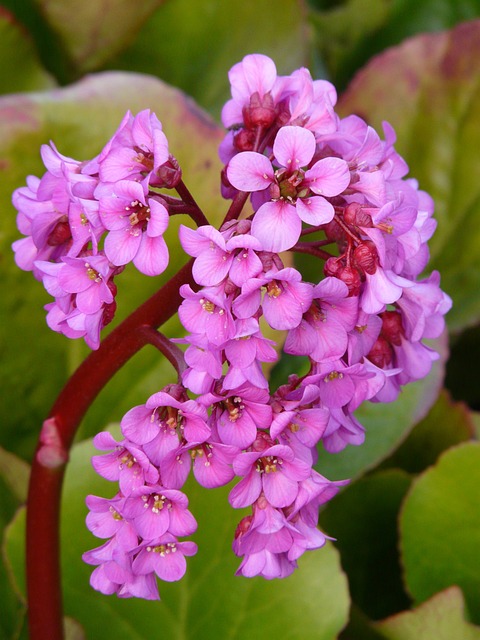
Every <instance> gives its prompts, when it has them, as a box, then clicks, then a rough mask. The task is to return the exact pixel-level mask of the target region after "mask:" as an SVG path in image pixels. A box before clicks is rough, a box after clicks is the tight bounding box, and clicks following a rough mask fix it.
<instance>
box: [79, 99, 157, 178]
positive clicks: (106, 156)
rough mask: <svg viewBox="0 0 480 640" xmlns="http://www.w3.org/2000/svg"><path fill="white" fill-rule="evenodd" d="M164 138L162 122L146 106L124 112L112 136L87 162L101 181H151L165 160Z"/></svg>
mask: <svg viewBox="0 0 480 640" xmlns="http://www.w3.org/2000/svg"><path fill="white" fill-rule="evenodd" d="M168 157H169V154H168V141H167V138H166V136H165V134H164V133H163V131H162V124H161V122H160V121H159V120H158V118H157V116H156V115H155V114H154V113H151V112H150V110H149V109H145V110H144V111H141V112H140V113H138V114H137V115H136V116H132V114H131V113H130V111H128V112H127V113H126V114H125V117H124V118H123V120H122V122H121V124H120V126H119V128H118V129H117V131H116V133H115V134H114V136H113V137H112V138H111V139H110V140H109V142H108V143H107V144H106V146H105V147H104V149H103V151H102V152H101V154H100V155H99V156H98V158H96V159H95V161H92V163H91V165H92V166H91V170H93V171H97V172H98V173H99V175H100V180H101V181H102V182H117V181H119V180H124V179H130V180H139V181H142V180H145V181H146V182H148V181H152V180H153V181H154V180H155V172H156V171H157V170H158V169H159V167H160V166H161V165H163V164H164V163H165V162H167V161H168Z"/></svg>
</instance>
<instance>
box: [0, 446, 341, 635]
mask: <svg viewBox="0 0 480 640" xmlns="http://www.w3.org/2000/svg"><path fill="white" fill-rule="evenodd" d="M93 452H94V450H93V447H92V445H91V443H90V442H83V443H81V444H79V445H76V446H75V447H74V449H73V452H72V458H71V462H70V464H69V467H68V471H67V477H66V485H65V491H64V497H63V508H62V540H63V548H62V566H63V576H64V599H65V610H66V613H67V614H68V615H69V616H71V617H73V618H74V619H76V620H77V621H78V622H79V623H80V624H81V625H82V626H83V628H84V630H85V633H86V637H88V638H89V640H95V639H97V638H98V639H103V638H113V637H117V638H125V639H127V638H129V639H130V638H132V639H138V640H140V639H143V638H149V637H152V638H155V637H157V636H161V637H165V638H169V639H170V638H171V639H172V640H173V639H174V638H178V639H179V640H180V639H182V640H186V639H187V638H192V639H193V638H203V637H207V636H208V637H211V638H226V637H228V638H232V639H234V638H238V639H240V638H246V637H248V638H252V639H258V640H260V639H261V638H264V637H266V636H282V637H283V638H290V639H292V640H293V639H298V640H300V639H302V638H316V639H317V638H318V640H334V639H335V638H336V637H337V634H338V633H339V632H340V630H341V629H342V627H343V626H344V625H345V623H346V621H347V618H348V590H347V584H346V578H345V576H344V574H343V572H342V570H341V568H340V564H339V559H338V555H337V553H336V551H335V549H334V548H333V546H331V545H328V546H326V547H325V548H323V549H319V550H318V551H314V552H307V553H306V554H305V556H304V558H303V559H302V561H301V562H300V567H299V569H298V570H297V571H296V573H295V574H294V575H293V576H291V577H289V578H287V579H285V580H276V581H275V580H274V581H265V580H263V579H261V578H254V579H251V580H249V579H246V578H239V577H235V576H234V572H235V568H236V566H237V565H238V564H239V559H238V558H236V557H235V556H234V555H233V552H232V550H231V540H232V536H233V533H234V531H235V527H236V523H237V522H238V520H239V519H240V518H241V514H240V513H239V512H238V511H234V510H233V509H231V507H230V506H229V505H228V502H227V488H222V489H217V490H213V491H212V490H207V489H203V488H201V487H198V485H194V484H193V483H190V484H189V488H188V491H187V492H188V494H189V497H190V508H191V510H192V512H193V513H194V515H195V517H196V518H197V521H198V524H199V530H198V533H197V534H196V535H195V536H194V539H195V541H196V542H197V543H198V545H199V551H198V554H197V556H195V557H194V558H191V559H189V561H188V570H187V575H186V576H185V578H184V579H183V580H182V581H180V582H179V583H170V584H167V583H162V584H161V585H160V592H161V597H162V601H161V602H159V603H158V602H146V601H137V600H120V599H117V598H116V597H115V596H103V595H100V594H98V593H96V592H94V591H93V590H92V589H91V587H90V586H89V584H88V579H89V574H90V571H91V569H92V568H91V567H88V566H87V565H85V564H83V563H82V560H81V554H82V552H83V551H85V550H86V549H88V548H91V547H92V546H98V544H99V543H101V541H100V540H98V539H94V538H93V536H91V534H90V533H89V532H88V531H87V530H86V528H85V525H84V518H85V515H86V507H85V505H84V499H85V495H86V494H87V493H98V494H99V495H107V496H109V495H113V493H114V488H113V485H112V484H110V483H107V482H105V481H104V480H102V479H100V478H98V477H97V476H95V474H94V473H93V470H92V468H91V465H90V461H89V458H90V456H91V455H92V453H93ZM23 529H24V514H23V513H19V515H18V516H17V518H16V520H15V522H14V523H13V525H12V526H11V527H10V529H9V534H8V540H7V549H8V555H9V559H10V562H11V564H12V567H13V571H14V572H15V575H16V576H17V578H18V581H19V582H20V583H21V582H22V579H21V575H22V555H23V535H24V531H23ZM92 611H95V615H92Z"/></svg>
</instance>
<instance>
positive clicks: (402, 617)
mask: <svg viewBox="0 0 480 640" xmlns="http://www.w3.org/2000/svg"><path fill="white" fill-rule="evenodd" d="M374 628H375V629H376V630H377V631H379V632H380V633H381V637H382V638H385V639H386V640H413V639H415V640H453V639H454V638H455V639H456V638H458V639H459V640H460V638H461V640H479V639H480V628H479V627H475V626H473V625H472V624H469V623H468V622H466V621H465V617H464V600H463V595H462V592H461V590H460V589H459V588H458V587H450V589H446V590H445V591H442V592H441V593H438V594H437V595H435V596H434V597H433V598H431V599H430V600H428V601H427V602H425V603H424V604H422V605H421V606H420V607H418V608H417V609H415V610H414V611H405V612H404V613H400V614H398V615H396V616H392V617H391V618H389V619H388V620H383V621H382V622H379V623H377V624H375V625H374Z"/></svg>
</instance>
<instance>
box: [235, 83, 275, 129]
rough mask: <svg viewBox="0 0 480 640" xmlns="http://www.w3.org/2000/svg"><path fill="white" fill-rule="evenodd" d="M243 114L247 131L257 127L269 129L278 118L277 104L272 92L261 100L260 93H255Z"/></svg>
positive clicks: (244, 108)
mask: <svg viewBox="0 0 480 640" xmlns="http://www.w3.org/2000/svg"><path fill="white" fill-rule="evenodd" d="M242 114H243V121H244V123H245V126H246V127H247V129H252V128H255V127H264V128H265V129H268V127H270V126H271V125H272V124H273V122H274V120H275V116H276V114H275V103H274V102H273V98H272V96H271V94H270V92H269V93H266V94H265V95H264V96H263V97H262V98H260V95H259V93H258V91H255V93H254V94H253V95H252V96H251V97H250V104H249V105H248V106H245V107H243V110H242Z"/></svg>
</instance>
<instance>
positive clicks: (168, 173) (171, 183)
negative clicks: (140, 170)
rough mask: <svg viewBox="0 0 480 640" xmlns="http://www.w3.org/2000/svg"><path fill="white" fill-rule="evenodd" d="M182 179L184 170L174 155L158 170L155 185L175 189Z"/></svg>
mask: <svg viewBox="0 0 480 640" xmlns="http://www.w3.org/2000/svg"><path fill="white" fill-rule="evenodd" d="M181 179H182V170H181V169H180V165H179V164H178V161H177V159H176V158H174V156H172V155H171V156H170V157H169V158H168V160H167V162H164V164H162V165H161V166H160V167H158V169H157V171H156V179H155V181H154V185H155V186H156V187H160V188H165V189H174V188H175V187H176V186H177V184H178V183H179V182H180V180H181Z"/></svg>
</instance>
